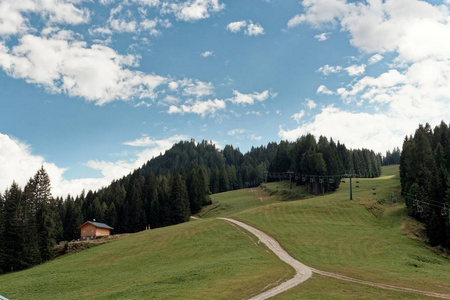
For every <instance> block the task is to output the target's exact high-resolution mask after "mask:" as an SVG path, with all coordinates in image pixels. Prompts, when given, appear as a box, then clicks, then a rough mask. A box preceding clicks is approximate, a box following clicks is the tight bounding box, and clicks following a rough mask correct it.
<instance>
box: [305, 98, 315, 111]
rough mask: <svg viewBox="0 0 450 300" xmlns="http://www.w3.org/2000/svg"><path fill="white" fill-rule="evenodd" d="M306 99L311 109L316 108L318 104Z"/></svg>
mask: <svg viewBox="0 0 450 300" xmlns="http://www.w3.org/2000/svg"><path fill="white" fill-rule="evenodd" d="M306 100H307V102H306V106H308V108H309V109H313V108H316V106H317V104H316V103H315V102H314V101H313V100H311V99H306Z"/></svg>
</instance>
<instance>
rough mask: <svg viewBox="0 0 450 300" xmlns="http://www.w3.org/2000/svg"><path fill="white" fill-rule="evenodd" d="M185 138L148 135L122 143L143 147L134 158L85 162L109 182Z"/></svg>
mask: <svg viewBox="0 0 450 300" xmlns="http://www.w3.org/2000/svg"><path fill="white" fill-rule="evenodd" d="M187 139H188V137H187V136H184V135H174V136H171V137H169V138H167V139H162V140H157V139H152V138H150V137H142V138H140V139H136V140H134V141H129V142H125V143H124V145H127V146H132V147H142V148H145V149H144V150H142V151H141V152H139V153H138V154H137V155H136V157H135V158H132V159H130V160H119V161H116V162H111V161H104V160H101V161H98V160H90V161H88V162H87V163H86V166H88V167H90V168H92V169H94V170H98V171H100V172H101V173H102V175H103V179H104V180H105V181H106V183H107V184H109V183H111V181H112V180H113V179H118V178H121V177H123V176H125V175H127V174H129V173H130V172H132V171H134V170H135V169H137V168H139V167H141V166H142V165H143V164H144V163H146V162H147V161H148V160H150V159H152V158H153V157H157V156H159V154H160V153H164V152H165V151H166V150H168V149H170V148H171V147H172V145H173V144H175V143H177V142H178V141H182V140H187ZM98 188H99V187H97V188H96V189H98Z"/></svg>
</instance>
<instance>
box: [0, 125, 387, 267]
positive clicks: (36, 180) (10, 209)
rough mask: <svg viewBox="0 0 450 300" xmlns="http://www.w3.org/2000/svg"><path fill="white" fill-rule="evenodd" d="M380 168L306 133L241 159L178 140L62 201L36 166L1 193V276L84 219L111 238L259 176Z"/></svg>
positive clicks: (363, 172) (46, 255) (177, 214)
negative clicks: (105, 182)
mask: <svg viewBox="0 0 450 300" xmlns="http://www.w3.org/2000/svg"><path fill="white" fill-rule="evenodd" d="M380 162H381V156H380V155H376V154H375V153H374V152H373V151H371V150H367V149H362V150H359V149H356V150H351V149H350V150H349V149H347V148H346V147H345V145H344V144H340V143H339V142H338V143H335V142H334V141H333V139H330V140H328V139H327V138H326V137H323V136H321V137H320V138H319V140H318V141H316V139H315V137H314V136H313V135H310V134H308V135H305V136H302V137H301V138H299V139H298V140H297V141H295V142H287V141H281V142H280V143H279V144H277V143H275V142H272V143H268V144H267V146H260V147H252V148H251V150H250V151H248V152H247V153H245V154H242V152H241V151H240V149H239V148H234V147H233V146H231V145H227V146H225V147H224V149H223V150H219V149H217V148H216V146H215V145H214V144H213V143H211V142H207V141H202V142H200V143H196V142H195V141H194V140H191V141H182V142H179V143H177V144H175V145H173V147H172V148H171V149H169V150H167V151H166V152H165V153H164V154H160V155H159V156H158V157H155V158H153V159H151V160H149V161H148V162H147V163H146V164H144V165H143V166H142V167H141V168H139V169H137V170H135V171H133V172H132V173H130V174H129V175H127V176H124V177H123V178H121V179H118V180H114V181H113V182H112V183H111V184H110V185H109V186H108V187H105V188H102V189H99V190H98V191H88V192H87V193H86V192H85V191H83V192H82V193H80V194H79V195H75V196H73V195H67V196H66V197H65V198H63V197H56V198H54V197H52V195H51V193H50V178H49V177H48V175H47V173H46V172H45V170H44V168H43V167H42V168H41V169H40V170H39V171H38V172H37V173H36V175H35V176H34V177H33V178H31V179H30V181H29V182H28V183H27V185H26V186H25V188H24V189H23V190H22V189H21V188H20V187H19V186H18V185H17V184H16V183H15V182H13V184H12V185H11V187H10V188H8V189H7V190H6V191H5V192H4V194H3V195H0V245H1V246H0V247H1V248H0V272H9V271H12V270H19V269H23V268H26V267H29V266H32V265H35V264H38V263H41V262H43V261H46V260H48V259H50V258H51V257H52V251H51V249H52V247H53V245H54V244H55V243H58V242H59V241H70V240H74V239H78V238H79V237H80V231H79V229H78V226H80V225H81V224H83V223H84V222H85V221H88V220H93V219H95V220H96V221H97V222H102V223H106V224H108V225H109V226H111V227H113V228H114V230H113V232H114V233H131V232H137V231H141V230H144V229H145V228H147V227H148V226H150V228H157V227H162V226H168V225H173V224H178V223H182V222H186V221H188V220H189V218H190V216H191V215H192V214H195V213H197V212H199V211H200V210H201V208H202V207H203V206H205V205H208V204H210V203H211V199H210V195H211V194H213V193H219V192H226V191H229V190H235V189H241V188H244V187H253V186H258V185H259V184H261V183H262V182H263V181H265V180H266V172H287V171H293V172H298V173H305V174H310V175H317V176H319V175H320V176H326V175H338V174H343V173H346V172H349V171H351V172H354V173H357V174H359V175H360V176H361V177H376V176H379V175H380V173H381V167H380V166H381V163H380ZM269 180H270V178H269ZM339 182H340V181H339V180H336V181H335V182H334V183H330V182H327V183H326V186H323V185H322V186H321V188H322V189H321V190H322V191H323V190H324V189H326V191H332V190H334V189H336V188H337V187H338V186H339ZM297 184H306V185H307V186H308V188H309V190H310V191H311V193H318V191H319V189H318V186H317V184H318V183H314V184H313V183H310V182H303V181H301V180H300V179H298V180H297Z"/></svg>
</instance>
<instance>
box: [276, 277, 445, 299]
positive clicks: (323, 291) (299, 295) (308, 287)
mask: <svg viewBox="0 0 450 300" xmlns="http://www.w3.org/2000/svg"><path fill="white" fill-rule="evenodd" d="M297 299H308V300H337V299H339V300H363V299H365V300H373V299H389V300H393V299H404V300H406V299H421V300H425V299H428V300H431V299H436V298H433V297H427V296H423V295H418V294H412V293H406V292H400V291H391V290H384V289H380V288H376V287H370V286H365V285H361V284H356V283H352V282H348V281H342V280H339V279H335V278H329V277H325V276H322V275H318V274H314V275H313V277H312V278H310V279H308V280H307V281H305V282H303V283H302V284H300V285H298V286H296V287H294V288H293V289H290V290H288V291H286V292H284V293H282V294H279V295H277V296H275V297H273V298H271V300H297Z"/></svg>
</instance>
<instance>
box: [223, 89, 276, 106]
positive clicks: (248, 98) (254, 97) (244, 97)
mask: <svg viewBox="0 0 450 300" xmlns="http://www.w3.org/2000/svg"><path fill="white" fill-rule="evenodd" d="M233 94H234V97H233V98H230V99H228V100H229V101H231V102H233V103H234V104H242V105H246V104H249V105H252V104H255V101H259V102H262V101H264V100H266V99H267V98H269V96H270V95H271V94H270V93H269V91H268V90H265V91H263V92H261V93H258V92H254V93H253V94H242V93H240V92H239V91H237V90H234V91H233ZM272 98H273V97H272Z"/></svg>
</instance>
